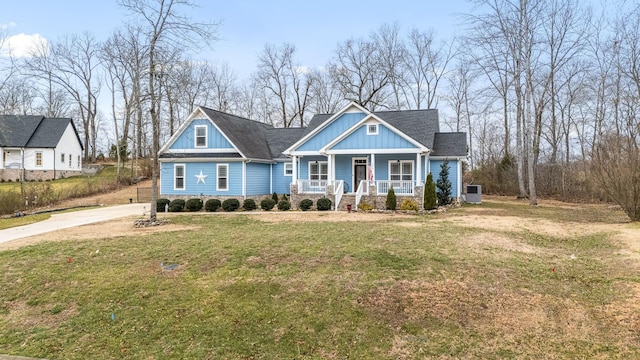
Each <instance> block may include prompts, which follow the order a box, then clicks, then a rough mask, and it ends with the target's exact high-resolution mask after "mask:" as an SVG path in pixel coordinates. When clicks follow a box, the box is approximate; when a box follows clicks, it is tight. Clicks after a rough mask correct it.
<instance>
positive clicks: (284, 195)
mask: <svg viewBox="0 0 640 360" xmlns="http://www.w3.org/2000/svg"><path fill="white" fill-rule="evenodd" d="M280 200H281V201H282V200H284V201H289V199H288V198H287V194H282V197H281V198H280Z"/></svg>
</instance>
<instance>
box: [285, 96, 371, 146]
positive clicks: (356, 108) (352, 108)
mask: <svg viewBox="0 0 640 360" xmlns="http://www.w3.org/2000/svg"><path fill="white" fill-rule="evenodd" d="M353 112H363V113H364V114H365V117H367V115H370V114H371V112H370V111H369V110H367V109H365V108H363V107H362V106H361V105H359V104H357V103H356V102H354V101H352V102H351V103H349V104H348V105H347V106H345V107H343V108H342V109H341V110H340V111H338V112H336V113H335V114H333V115H332V116H331V117H330V118H328V119H327V120H325V121H324V122H323V123H322V124H320V126H318V127H316V128H315V129H313V131H311V132H310V133H308V134H307V135H305V136H303V137H302V139H300V140H298V141H296V142H295V143H294V144H293V145H291V146H289V147H288V148H287V149H286V150H285V151H283V152H282V153H283V154H285V155H292V154H293V152H294V151H295V149H296V148H298V147H299V146H300V145H302V144H304V143H305V142H307V140H309V139H310V138H312V137H313V136H315V135H316V134H317V133H318V132H320V131H321V130H322V129H324V128H325V127H327V125H329V124H331V123H332V122H333V121H334V120H335V119H337V118H338V117H340V116H341V115H342V114H346V113H353Z"/></svg>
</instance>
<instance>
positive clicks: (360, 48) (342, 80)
mask: <svg viewBox="0 0 640 360" xmlns="http://www.w3.org/2000/svg"><path fill="white" fill-rule="evenodd" d="M329 69H330V71H331V74H332V76H333V79H334V81H335V83H336V84H338V86H339V87H340V90H341V91H342V94H343V98H344V99H345V100H347V101H355V102H356V103H358V104H360V105H362V106H364V107H366V108H368V109H369V110H376V108H377V107H383V108H386V107H388V105H387V99H388V97H389V91H388V90H387V87H388V84H389V82H390V81H391V80H390V78H391V74H390V72H389V70H388V69H387V68H386V67H385V64H384V59H383V58H382V54H381V53H380V51H378V48H377V46H376V44H375V43H374V42H372V41H368V40H365V39H355V40H354V39H350V40H347V41H345V42H343V43H341V44H339V45H338V49H337V50H336V58H335V60H334V61H333V62H330V63H329Z"/></svg>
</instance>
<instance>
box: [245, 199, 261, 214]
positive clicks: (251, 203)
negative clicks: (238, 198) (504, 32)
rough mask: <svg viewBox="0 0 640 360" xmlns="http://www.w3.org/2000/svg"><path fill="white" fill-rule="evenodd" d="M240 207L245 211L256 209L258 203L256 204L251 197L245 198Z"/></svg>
mask: <svg viewBox="0 0 640 360" xmlns="http://www.w3.org/2000/svg"><path fill="white" fill-rule="evenodd" d="M242 208H243V209H245V210H247V211H251V210H255V209H257V208H258V205H256V202H255V201H254V200H253V199H245V200H244V202H243V203H242Z"/></svg>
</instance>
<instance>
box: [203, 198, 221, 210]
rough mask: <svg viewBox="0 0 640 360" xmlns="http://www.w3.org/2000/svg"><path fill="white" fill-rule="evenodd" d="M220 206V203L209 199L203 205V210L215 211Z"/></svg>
mask: <svg viewBox="0 0 640 360" xmlns="http://www.w3.org/2000/svg"><path fill="white" fill-rule="evenodd" d="M220 206H222V203H220V200H218V199H209V200H207V202H205V203H204V209H205V210H207V211H211V212H215V211H217V210H218V208H220Z"/></svg>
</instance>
